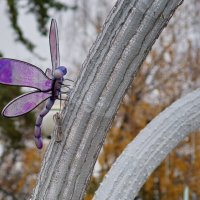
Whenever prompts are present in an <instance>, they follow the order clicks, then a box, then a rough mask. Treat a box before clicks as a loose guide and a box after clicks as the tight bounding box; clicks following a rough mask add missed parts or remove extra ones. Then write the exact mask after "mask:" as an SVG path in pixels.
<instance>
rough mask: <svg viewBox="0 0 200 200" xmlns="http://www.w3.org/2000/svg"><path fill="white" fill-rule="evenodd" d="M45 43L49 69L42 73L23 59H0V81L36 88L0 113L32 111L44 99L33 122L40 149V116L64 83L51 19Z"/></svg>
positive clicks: (49, 105)
mask: <svg viewBox="0 0 200 200" xmlns="http://www.w3.org/2000/svg"><path fill="white" fill-rule="evenodd" d="M49 44H50V52H51V61H52V70H51V69H49V68H47V70H46V72H45V73H44V72H43V71H42V70H41V69H40V68H38V67H36V66H34V65H32V64H29V63H26V62H23V61H19V60H14V59H8V58H2V59H0V83H1V84H5V85H16V86H23V87H31V88H35V89H36V90H35V91H33V92H30V93H26V94H23V95H21V96H19V97H17V98H15V99H13V100H12V101H11V102H10V103H8V104H7V105H6V106H5V107H4V109H3V111H2V115H3V116H5V117H17V116H21V115H23V114H25V113H27V112H30V111H32V110H33V109H34V108H36V107H37V106H38V105H39V104H40V103H42V102H43V101H45V100H47V102H46V105H45V107H44V109H43V110H42V111H41V112H40V113H39V115H38V116H37V119H36V122H35V131H34V139H35V144H36V146H37V148H38V149H41V148H42V146H43V143H42V135H41V124H42V121H43V117H44V116H45V115H46V114H47V113H48V112H49V111H50V109H51V108H52V106H53V104H54V102H55V100H56V99H61V86H62V85H63V86H65V85H64V84H63V81H64V76H65V75H66V74H67V69H66V67H63V66H60V55H59V43H58V30H57V24H56V20H55V19H52V21H51V27H50V33H49ZM67 80H69V79H67ZM66 87H68V86H66Z"/></svg>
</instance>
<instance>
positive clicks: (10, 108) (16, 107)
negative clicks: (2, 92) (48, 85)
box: [2, 91, 51, 117]
mask: <svg viewBox="0 0 200 200" xmlns="http://www.w3.org/2000/svg"><path fill="white" fill-rule="evenodd" d="M50 96H51V94H49V93H45V92H40V91H35V92H31V93H27V94H23V95H21V96H19V97H17V98H15V99H13V100H12V101H11V102H10V103H8V104H7V105H6V106H5V107H4V109H3V111H2V115H3V116H5V117H17V116H20V115H23V114H25V113H27V112H30V111H31V110H33V109H34V108H35V107H37V106H38V105H39V104H40V103H42V102H43V101H45V100H46V99H48V98H49V97H50Z"/></svg>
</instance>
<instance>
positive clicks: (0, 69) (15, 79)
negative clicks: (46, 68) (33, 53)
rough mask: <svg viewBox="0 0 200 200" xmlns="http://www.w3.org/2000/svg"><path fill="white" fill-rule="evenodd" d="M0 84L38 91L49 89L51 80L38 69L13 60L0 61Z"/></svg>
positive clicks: (4, 59)
mask: <svg viewBox="0 0 200 200" xmlns="http://www.w3.org/2000/svg"><path fill="white" fill-rule="evenodd" d="M0 83H2V84H6V85H18V86H25V87H32V88H36V89H39V90H48V89H50V88H51V80H50V79H49V78H48V77H47V76H46V75H45V73H44V72H43V71H42V70H41V69H40V68H38V67H36V66H34V65H32V64H29V63H26V62H23V61H20V60H14V59H8V58H2V59H0Z"/></svg>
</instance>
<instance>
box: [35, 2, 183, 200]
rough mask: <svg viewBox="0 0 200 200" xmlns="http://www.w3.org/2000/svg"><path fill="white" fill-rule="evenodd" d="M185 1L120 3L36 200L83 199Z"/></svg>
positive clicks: (67, 112) (51, 150)
mask: <svg viewBox="0 0 200 200" xmlns="http://www.w3.org/2000/svg"><path fill="white" fill-rule="evenodd" d="M181 2H182V1H181V0H180V1H178V0H176V1H165V0H162V1H148V2H146V1H142V0H139V1H131V0H125V1H118V2H117V3H116V5H115V6H114V8H113V9H112V11H111V13H110V15H109V16H108V19H107V21H106V23H105V25H104V28H103V30H102V32H101V34H100V35H99V37H98V38H97V40H96V42H95V43H94V45H93V47H92V49H91V51H90V54H89V55H88V57H87V60H86V62H85V63H84V66H83V68H82V71H81V74H80V77H79V79H78V81H77V83H76V86H75V88H74V91H73V93H72V96H71V98H70V100H69V103H68V104H67V106H66V107H65V109H64V111H63V114H64V118H63V132H64V137H63V140H62V142H61V143H56V142H55V138H54V139H52V141H51V143H50V145H49V146H48V149H47V152H46V154H45V158H44V162H43V165H42V169H41V172H40V175H39V179H38V183H37V186H36V188H35V191H34V194H33V196H32V199H42V198H46V199H76V200H77V199H81V198H82V197H83V194H84V191H85V187H86V183H87V182H88V180H89V177H90V175H91V172H92V170H93V167H94V164H95V161H96V159H97V156H98V154H99V151H100V149H101V147H102V145H103V142H104V139H105V135H106V133H107V130H108V129H109V127H110V125H111V122H112V119H113V118H114V116H115V114H116V112H117V109H118V106H119V104H120V102H121V100H122V98H123V96H124V94H125V92H126V90H127V88H128V87H129V86H130V84H131V82H132V79H133V77H134V75H135V73H136V71H137V70H138V69H139V67H140V65H141V64H142V62H143V60H144V59H145V57H146V55H147V54H148V52H149V51H150V49H151V47H152V45H153V43H154V42H155V40H156V38H157V37H158V36H159V34H160V32H161V31H162V29H163V28H164V27H165V26H166V24H167V23H168V21H169V19H170V18H171V16H172V14H173V12H174V11H175V10H176V8H177V7H178V6H179V5H180V3H181Z"/></svg>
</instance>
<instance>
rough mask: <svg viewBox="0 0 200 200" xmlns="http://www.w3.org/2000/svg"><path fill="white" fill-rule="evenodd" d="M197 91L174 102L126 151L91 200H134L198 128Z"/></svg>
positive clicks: (199, 104)
mask: <svg viewBox="0 0 200 200" xmlns="http://www.w3.org/2000/svg"><path fill="white" fill-rule="evenodd" d="M199 102H200V89H198V90H196V91H194V92H192V93H190V94H189V95H187V96H185V97H183V98H181V99H179V100H177V101H176V102H175V103H173V104H172V105H171V106H169V107H168V108H167V109H165V110H164V111H163V112H162V113H160V114H159V115H158V116H157V117H156V118H155V119H153V120H152V121H151V122H150V123H149V124H148V125H147V126H146V127H145V128H144V129H143V130H142V131H141V132H140V133H139V134H138V136H137V137H136V138H135V139H134V140H133V141H132V142H131V143H130V144H129V145H128V146H127V147H126V149H125V150H124V151H123V153H122V154H121V156H120V157H119V158H118V159H117V160H116V162H115V164H114V165H113V166H112V168H111V169H110V171H109V172H108V174H107V175H106V177H105V179H104V180H103V182H102V184H101V186H100V187H99V189H98V190H97V192H96V195H95V197H94V200H102V199H103V200H108V199H109V200H115V199H120V200H127V199H134V197H135V196H136V195H137V193H138V192H139V190H140V188H141V187H142V185H143V184H144V183H145V181H146V180H147V178H148V176H149V175H150V174H151V173H152V172H153V171H154V169H155V168H157V167H158V165H159V164H160V163H161V162H162V161H163V160H164V158H165V157H166V156H167V155H168V154H169V153H170V152H171V151H172V150H173V149H174V148H175V147H176V145H177V144H178V143H179V142H180V141H181V140H183V138H185V137H186V136H187V135H188V134H190V133H191V132H192V131H195V130H197V129H198V128H199V127H200V103H199Z"/></svg>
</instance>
